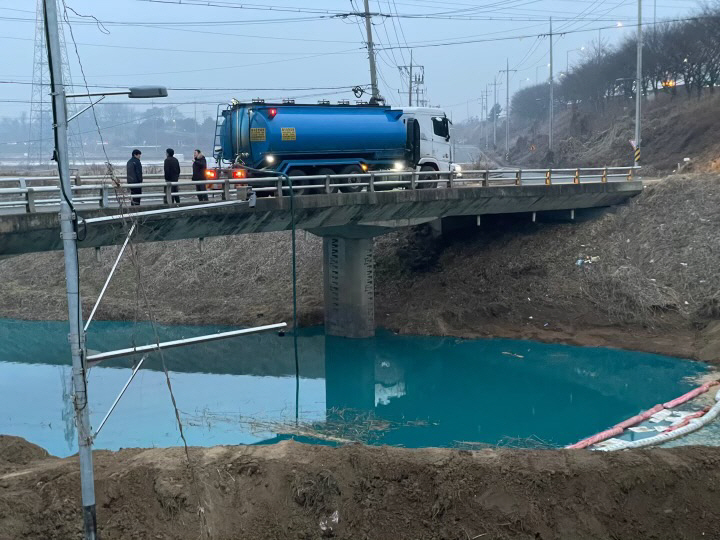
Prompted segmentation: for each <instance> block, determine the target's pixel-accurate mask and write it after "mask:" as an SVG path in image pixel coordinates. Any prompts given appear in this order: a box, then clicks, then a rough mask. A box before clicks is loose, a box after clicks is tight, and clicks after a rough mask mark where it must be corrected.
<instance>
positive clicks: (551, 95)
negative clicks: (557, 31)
mask: <svg viewBox="0 0 720 540" xmlns="http://www.w3.org/2000/svg"><path fill="white" fill-rule="evenodd" d="M553 86H555V85H554V83H553V33H552V17H550V131H549V139H550V140H549V141H548V150H549V151H550V152H552V149H553V114H554V111H553V109H554V106H553V103H554V101H555V99H554V95H553Z"/></svg>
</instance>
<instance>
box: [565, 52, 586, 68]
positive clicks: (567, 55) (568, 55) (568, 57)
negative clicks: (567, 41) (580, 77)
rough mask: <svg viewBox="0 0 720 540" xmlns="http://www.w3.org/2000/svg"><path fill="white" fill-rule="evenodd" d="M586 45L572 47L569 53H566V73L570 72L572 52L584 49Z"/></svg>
mask: <svg viewBox="0 0 720 540" xmlns="http://www.w3.org/2000/svg"><path fill="white" fill-rule="evenodd" d="M584 50H585V47H584V46H583V47H580V48H579V49H570V50H569V51H568V52H567V53H565V73H566V74H567V73H570V53H571V52H575V51H584Z"/></svg>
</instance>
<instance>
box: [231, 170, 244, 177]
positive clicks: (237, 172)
mask: <svg viewBox="0 0 720 540" xmlns="http://www.w3.org/2000/svg"><path fill="white" fill-rule="evenodd" d="M232 177H233V178H247V171H246V170H245V169H233V172H232Z"/></svg>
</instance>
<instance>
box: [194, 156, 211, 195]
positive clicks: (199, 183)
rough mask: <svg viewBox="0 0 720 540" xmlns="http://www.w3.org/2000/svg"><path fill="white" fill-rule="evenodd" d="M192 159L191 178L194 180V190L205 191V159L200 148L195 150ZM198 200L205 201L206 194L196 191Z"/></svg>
mask: <svg viewBox="0 0 720 540" xmlns="http://www.w3.org/2000/svg"><path fill="white" fill-rule="evenodd" d="M193 155H194V159H193V166H192V167H193V172H192V179H193V182H195V190H196V191H206V189H205V169H207V160H206V159H205V156H203V153H202V152H201V151H200V150H195V153H194V154H193ZM198 200H199V201H201V202H207V200H208V196H207V195H201V194H199V193H198Z"/></svg>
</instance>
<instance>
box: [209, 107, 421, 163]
mask: <svg viewBox="0 0 720 540" xmlns="http://www.w3.org/2000/svg"><path fill="white" fill-rule="evenodd" d="M222 114H223V117H224V118H223V125H222V128H221V142H222V158H223V159H224V160H226V161H231V162H233V163H240V164H244V165H246V166H249V167H253V168H256V169H262V168H267V169H274V170H279V171H284V172H287V170H288V169H290V168H291V167H293V166H297V167H302V168H304V169H306V170H311V169H312V168H313V167H321V166H333V165H338V166H340V165H347V164H357V163H366V164H368V165H371V166H385V165H388V166H391V165H392V164H393V163H394V162H396V161H398V160H402V159H404V156H405V153H406V140H407V130H406V127H405V124H404V123H403V120H402V114H403V111H402V110H397V109H392V108H391V107H388V106H378V105H300V104H298V105H296V104H265V103H243V104H237V105H234V106H232V107H231V108H229V109H227V110H226V111H223V113H222Z"/></svg>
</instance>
